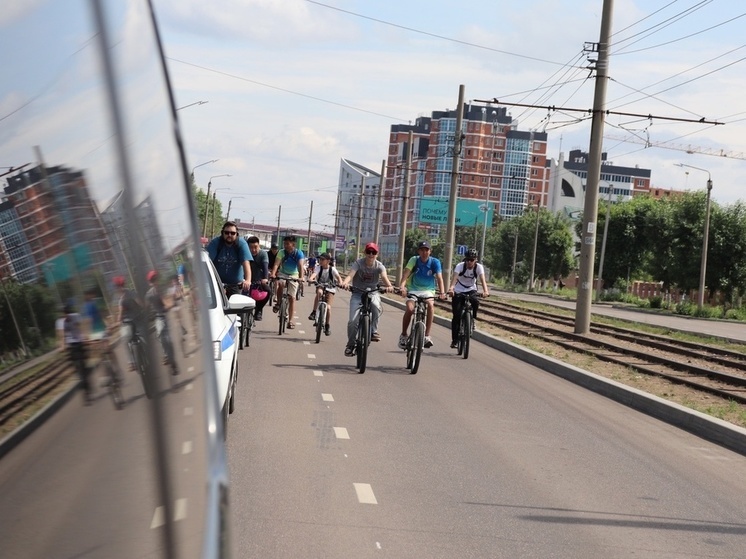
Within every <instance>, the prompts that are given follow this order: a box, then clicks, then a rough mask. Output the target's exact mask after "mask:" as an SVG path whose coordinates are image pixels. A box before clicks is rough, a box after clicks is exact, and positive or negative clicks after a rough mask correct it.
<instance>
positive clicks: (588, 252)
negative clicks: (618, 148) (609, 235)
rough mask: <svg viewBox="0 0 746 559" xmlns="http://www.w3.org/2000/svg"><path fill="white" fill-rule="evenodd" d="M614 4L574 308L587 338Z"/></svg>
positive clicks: (606, 14)
mask: <svg viewBox="0 0 746 559" xmlns="http://www.w3.org/2000/svg"><path fill="white" fill-rule="evenodd" d="M613 8H614V0H604V5H603V12H602V13H601V34H600V38H599V41H598V61H597V62H596V89H595V94H594V97H593V120H592V124H591V138H590V149H589V150H588V152H589V153H588V155H589V157H588V180H587V183H586V188H585V207H584V210H583V231H582V233H581V245H580V266H579V267H580V277H579V280H580V282H579V284H578V296H577V297H578V298H577V303H576V307H575V333H576V334H583V335H585V334H588V333H589V332H590V329H591V298H592V295H593V264H594V259H595V256H596V219H597V216H598V182H599V179H600V177H601V154H602V152H603V135H604V109H605V106H606V86H607V85H608V80H609V48H610V46H611V44H610V43H611V16H612V12H613Z"/></svg>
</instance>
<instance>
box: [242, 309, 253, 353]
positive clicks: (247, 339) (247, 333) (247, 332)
mask: <svg viewBox="0 0 746 559" xmlns="http://www.w3.org/2000/svg"><path fill="white" fill-rule="evenodd" d="M253 329H254V312H253V311H251V312H248V313H246V326H245V327H244V344H243V345H244V347H249V346H250V345H251V331H252V330H253Z"/></svg>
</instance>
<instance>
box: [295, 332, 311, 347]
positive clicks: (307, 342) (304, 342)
mask: <svg viewBox="0 0 746 559" xmlns="http://www.w3.org/2000/svg"><path fill="white" fill-rule="evenodd" d="M298 332H299V333H300V334H305V332H301V331H300V330H299V331H298ZM303 345H311V342H309V341H307V340H303Z"/></svg>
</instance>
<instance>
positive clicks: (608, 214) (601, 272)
mask: <svg viewBox="0 0 746 559" xmlns="http://www.w3.org/2000/svg"><path fill="white" fill-rule="evenodd" d="M612 192H614V185H613V184H610V185H609V199H608V201H607V202H606V218H605V219H604V237H603V239H602V240H601V257H600V258H599V261H598V283H597V284H596V302H598V301H599V300H600V299H601V288H602V287H603V285H604V280H603V276H604V258H605V257H606V238H607V236H608V235H609V218H610V217H611V194H612Z"/></svg>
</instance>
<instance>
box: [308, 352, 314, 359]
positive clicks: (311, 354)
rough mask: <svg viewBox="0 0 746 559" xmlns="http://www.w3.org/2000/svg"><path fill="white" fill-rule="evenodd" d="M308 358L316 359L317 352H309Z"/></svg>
mask: <svg viewBox="0 0 746 559" xmlns="http://www.w3.org/2000/svg"><path fill="white" fill-rule="evenodd" d="M308 358H309V359H316V354H315V353H309V354H308Z"/></svg>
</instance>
